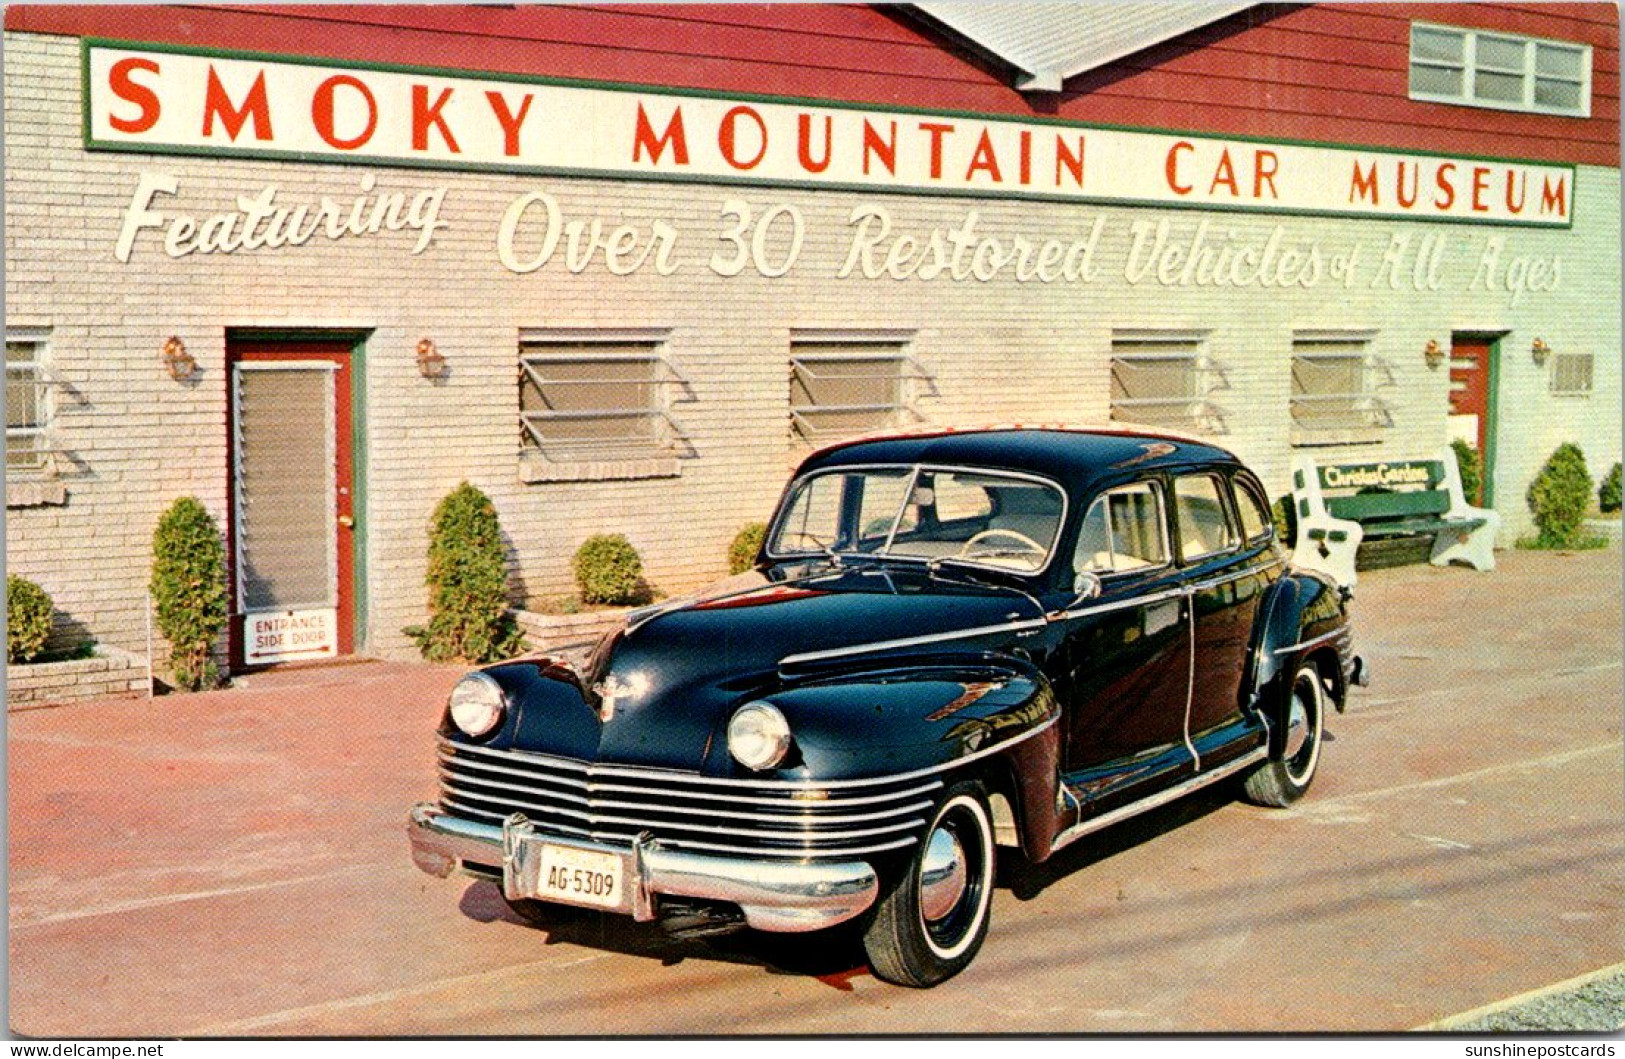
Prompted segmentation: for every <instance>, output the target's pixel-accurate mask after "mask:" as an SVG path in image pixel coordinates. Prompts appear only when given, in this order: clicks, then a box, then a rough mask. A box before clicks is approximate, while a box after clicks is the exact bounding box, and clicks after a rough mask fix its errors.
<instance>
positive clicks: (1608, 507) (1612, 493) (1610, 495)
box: [1597, 463, 1621, 512]
mask: <svg viewBox="0 0 1625 1059" xmlns="http://www.w3.org/2000/svg"><path fill="white" fill-rule="evenodd" d="M1620 500H1621V497H1620V482H1619V464H1618V463H1615V464H1614V465H1613V466H1612V467H1610V468H1609V469H1608V475H1607V477H1605V478H1604V479H1603V480H1602V484H1601V485H1599V486H1598V487H1597V506H1598V507H1599V508H1601V509H1602V510H1603V511H1607V512H1614V511H1618V510H1619V508H1620Z"/></svg>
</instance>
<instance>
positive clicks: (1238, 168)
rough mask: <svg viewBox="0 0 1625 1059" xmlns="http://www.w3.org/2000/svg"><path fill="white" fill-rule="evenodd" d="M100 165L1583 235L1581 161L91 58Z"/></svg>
mask: <svg viewBox="0 0 1625 1059" xmlns="http://www.w3.org/2000/svg"><path fill="white" fill-rule="evenodd" d="M83 63H84V79H85V86H86V91H85V96H84V106H85V113H84V136H85V146H86V147H87V148H88V149H90V150H107V151H136V152H141V153H174V154H199V155H219V156H250V157H254V156H257V157H266V158H280V159H290V160H298V161H313V162H322V161H345V162H349V163H351V164H354V163H356V162H366V161H370V162H375V163H377V164H379V165H412V166H436V167H443V168H453V169H470V170H498V171H508V172H518V173H546V174H560V175H576V176H596V177H604V176H610V177H620V178H631V179H652V180H691V181H705V182H707V183H719V182H720V183H743V184H757V185H778V186H795V187H815V188H816V187H824V188H844V189H856V190H865V191H895V192H907V193H912V194H945V195H969V196H977V197H1012V198H1034V199H1059V200H1066V201H1077V202H1090V203H1102V204H1120V205H1153V206H1184V207H1200V208H1203V209H1240V210H1249V211H1263V212H1275V213H1303V214H1326V215H1337V216H1356V217H1404V218H1418V219H1429V220H1445V221H1458V222H1487V223H1497V224H1523V225H1536V226H1542V227H1565V226H1568V225H1570V224H1572V222H1573V209H1574V181H1575V170H1574V168H1573V167H1572V166H1568V165H1547V164H1536V163H1529V162H1520V161H1509V160H1494V159H1481V158H1467V157H1446V156H1439V155H1432V154H1425V153H1422V152H1404V153H1394V152H1389V151H1377V150H1365V149H1359V148H1348V147H1333V146H1322V145H1314V144H1302V143H1277V142H1266V141H1255V140H1247V139H1240V138H1219V137H1212V136H1198V135H1192V134H1187V133H1176V132H1159V131H1145V130H1132V129H1121V128H1103V127H1096V126H1087V125H1080V124H1076V123H1072V122H1064V121H1039V120H1011V119H1005V118H1000V117H991V116H980V115H967V114H958V113H924V112H918V111H902V110H885V109H876V108H868V107H857V106H845V105H841V106H835V105H829V104H826V103H803V102H798V101H795V100H787V99H766V98H756V97H751V98H744V97H725V96H720V95H709V94H693V93H682V92H675V91H667V90H655V89H646V88H636V87H631V86H625V85H601V84H592V83H582V82H562V81H557V80H548V79H542V78H526V77H521V76H518V75H512V74H502V75H487V74H471V73H463V72H452V71H439V70H427V69H424V70H419V69H412V68H408V67H401V66H388V67H384V66H362V65H357V64H353V63H350V64H344V63H338V62H334V61H331V60H315V59H291V58H282V57H277V58H267V57H263V56H258V55H246V54H237V53H206V52H199V51H196V50H191V49H172V48H167V47H160V46H157V45H131V44H122V43H115V42H109V41H97V40H85V41H84V42H83Z"/></svg>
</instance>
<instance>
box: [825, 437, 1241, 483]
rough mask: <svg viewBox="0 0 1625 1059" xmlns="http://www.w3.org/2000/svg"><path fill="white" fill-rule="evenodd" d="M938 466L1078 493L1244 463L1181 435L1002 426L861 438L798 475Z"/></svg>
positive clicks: (839, 446)
mask: <svg viewBox="0 0 1625 1059" xmlns="http://www.w3.org/2000/svg"><path fill="white" fill-rule="evenodd" d="M916 463H923V464H934V465H939V466H959V467H981V468H987V469H991V470H1007V471H1021V472H1024V473H1028V474H1038V475H1044V476H1046V477H1050V478H1054V479H1056V480H1057V481H1059V482H1061V483H1062V484H1063V485H1066V486H1068V487H1069V488H1071V489H1073V490H1074V491H1092V490H1093V489H1094V488H1095V487H1096V486H1099V485H1105V484H1109V483H1110V482H1112V481H1116V480H1119V479H1123V478H1129V477H1134V476H1136V475H1139V474H1141V473H1143V472H1145V471H1148V470H1165V469H1176V468H1180V469H1182V468H1188V467H1189V466H1191V465H1193V464H1205V465H1210V466H1211V465H1220V466H1224V467H1238V466H1240V461H1238V460H1237V459H1236V457H1235V455H1234V454H1232V453H1231V452H1229V451H1228V450H1226V449H1223V448H1220V447H1219V446H1217V445H1213V444H1210V443H1208V442H1205V441H1199V440H1196V439H1193V438H1188V437H1181V436H1178V435H1174V434H1161V433H1153V432H1149V431H1137V430H1136V431H1130V430H1121V431H1120V430H1107V429H1092V428H1082V427H1077V428H1074V427H1053V426H1050V427H1019V426H1017V427H995V428H988V429H977V430H936V431H930V432H917V433H907V434H891V435H884V436H879V437H869V438H858V439H855V440H852V441H846V442H841V443H838V444H835V445H830V446H828V447H827V448H824V449H821V450H819V451H817V452H815V453H813V454H812V455H811V456H809V457H808V458H807V459H806V460H805V461H803V463H802V465H801V469H800V471H799V472H798V473H801V474H805V473H807V472H809V471H814V470H827V469H830V468H835V467H851V466H857V465H863V464H916Z"/></svg>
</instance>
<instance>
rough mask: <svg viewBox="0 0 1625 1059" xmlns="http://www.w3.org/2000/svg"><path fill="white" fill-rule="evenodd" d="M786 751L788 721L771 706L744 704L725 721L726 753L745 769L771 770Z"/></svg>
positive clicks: (765, 703)
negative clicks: (726, 723) (726, 729)
mask: <svg viewBox="0 0 1625 1059" xmlns="http://www.w3.org/2000/svg"><path fill="white" fill-rule="evenodd" d="M789 749H790V722H789V721H786V720H785V719H784V714H782V713H780V712H779V710H778V707H776V706H774V705H773V704H772V703H767V702H749V703H746V704H745V705H743V706H741V707H739V710H738V711H737V712H736V713H735V714H734V715H733V719H732V720H730V721H729V722H728V752H729V753H731V754H732V755H733V756H734V760H735V761H737V762H739V763H740V764H741V765H743V766H745V767H746V768H748V769H755V770H757V771H761V770H762V769H770V768H772V767H773V766H774V765H777V764H778V763H779V762H781V761H783V760H784V755H785V754H786V753H787V752H788V751H789Z"/></svg>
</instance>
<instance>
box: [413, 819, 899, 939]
mask: <svg viewBox="0 0 1625 1059" xmlns="http://www.w3.org/2000/svg"><path fill="white" fill-rule="evenodd" d="M406 833H407V837H408V838H409V839H410V841H411V845H412V860H413V862H414V863H416V864H417V866H418V867H419V868H421V869H423V870H424V871H426V872H428V873H429V874H430V875H433V876H435V877H437V878H442V879H443V878H445V877H447V876H448V875H450V874H451V873H452V872H454V871H457V870H459V869H461V868H464V867H465V866H466V865H470V864H474V865H481V866H483V867H485V868H487V869H488V870H490V871H494V872H500V873H501V875H502V886H503V892H504V893H505V894H506V896H508V897H511V898H524V897H531V896H533V894H531V893H529V892H527V889H526V886H525V883H524V879H525V876H526V868H527V865H528V863H530V862H532V861H533V859H534V857H535V856H539V853H538V854H534V855H533V853H532V850H535V849H538V848H539V847H540V846H541V845H542V844H543V843H545V844H547V845H549V846H554V847H564V848H567V849H572V850H581V851H587V852H592V853H601V854H609V855H613V856H616V857H619V858H622V859H623V862H624V863H625V864H626V866H627V870H626V872H625V875H626V886H625V897H624V899H623V900H622V901H621V903H620V905H619V907H616V908H609V909H606V911H616V912H622V913H625V914H629V915H631V916H632V918H633V919H637V920H650V919H654V918H655V916H656V898H657V897H658V896H667V897H686V898H692V899H698V900H708V901H724V902H728V903H730V904H735V905H738V906H739V908H740V911H741V912H743V913H744V916H745V922H746V923H747V924H748V925H750V926H751V927H754V928H756V929H757V930H768V931H776V932H781V933H788V932H803V931H809V930H821V929H823V928H824V927H831V926H834V925H835V924H837V923H842V922H845V921H846V920H848V919H851V918H853V917H854V916H856V915H858V914H860V913H861V912H863V911H864V910H865V909H867V908H868V907H869V906H870V905H872V904H874V902H875V898H876V896H877V895H878V894H879V892H880V879H879V877H878V876H877V875H876V873H875V870H874V868H873V867H871V866H870V865H869V864H868V863H867V862H866V861H861V860H852V861H833V862H825V861H788V860H771V859H762V860H753V859H747V858H742V857H718V856H711V855H709V854H703V853H690V852H686V851H682V850H674V849H666V848H663V847H661V846H660V845H659V843H658V842H654V841H644V840H639V841H637V842H634V843H633V844H632V846H631V847H630V848H629V847H626V846H612V845H607V844H604V843H599V842H592V841H588V840H586V839H581V838H576V837H572V836H563V835H552V834H545V833H542V832H537V831H535V830H534V828H533V826H532V825H531V824H529V823H528V822H527V821H525V820H523V819H522V818H519V819H510V820H509V821H508V822H506V823H505V824H501V825H498V824H483V823H478V822H476V821H473V820H468V819H465V818H463V817H460V816H454V815H452V814H451V813H448V812H446V811H445V810H444V809H442V808H440V807H439V806H438V805H435V804H434V803H433V802H423V803H420V804H418V805H416V806H413V808H412V811H411V814H410V815H409V816H408V818H407V822H406Z"/></svg>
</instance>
